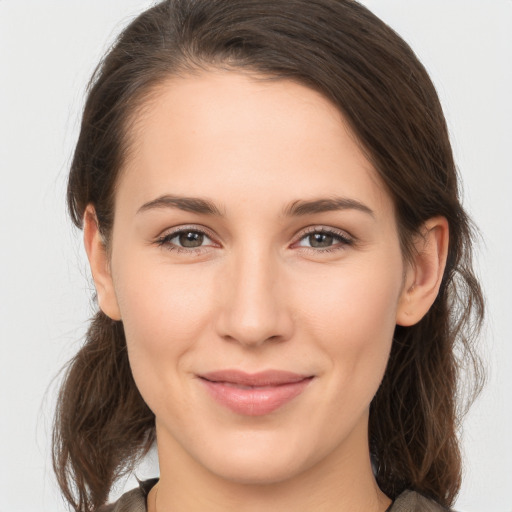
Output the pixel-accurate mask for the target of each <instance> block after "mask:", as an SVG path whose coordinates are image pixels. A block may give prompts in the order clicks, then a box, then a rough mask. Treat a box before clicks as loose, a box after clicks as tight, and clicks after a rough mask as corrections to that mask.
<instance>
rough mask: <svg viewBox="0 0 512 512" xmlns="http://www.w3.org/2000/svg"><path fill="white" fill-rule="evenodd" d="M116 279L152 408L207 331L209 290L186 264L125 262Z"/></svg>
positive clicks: (134, 359)
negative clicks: (156, 393)
mask: <svg viewBox="0 0 512 512" xmlns="http://www.w3.org/2000/svg"><path fill="white" fill-rule="evenodd" d="M203 277H204V276H203ZM114 281H115V287H116V294H117V298H118V303H119V308H120V311H121V316H122V321H123V325H124V330H125V336H126V343H127V348H128V354H129V358H130V364H131V368H132V372H133V375H134V378H135V381H136V383H137V386H138V387H139V389H140V391H141V393H142V395H143V396H144V398H145V400H146V402H148V405H149V406H150V407H152V405H154V404H153V403H152V401H153V400H152V396H151V395H152V393H153V392H154V390H156V389H165V388H166V386H165V385H164V386H162V384H163V383H167V384H170V383H171V380H172V379H173V377H174V376H176V375H177V374H178V373H179V372H180V371H181V370H183V368H182V366H183V363H184V361H186V360H187V358H186V356H187V354H188V353H190V352H191V351H193V349H194V348H195V345H196V343H197V341H198V340H199V339H200V336H201V335H202V333H204V332H205V329H206V325H207V324H208V322H209V318H208V312H209V311H211V305H212V296H211V293H210V291H209V286H208V283H205V282H204V281H205V280H204V278H201V276H200V275H198V273H197V272H196V273H193V272H189V271H187V269H186V268H185V267H184V266H182V267H176V266H175V267H172V266H170V265H159V264H153V265H148V264H143V262H142V261H141V260H140V259H139V260H137V259H135V258H134V259H132V260H130V259H128V258H123V261H122V262H120V265H119V266H118V267H117V272H116V273H115V275H114ZM199 281H201V282H199Z"/></svg>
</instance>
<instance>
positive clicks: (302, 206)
mask: <svg viewBox="0 0 512 512" xmlns="http://www.w3.org/2000/svg"><path fill="white" fill-rule="evenodd" d="M339 210H357V211H360V212H363V213H367V214H368V215H370V216H372V217H375V214H374V212H373V210H372V209H371V208H369V207H368V206H366V205H365V204H364V203H361V202H360V201H356V200H355V199H349V198H347V197H329V198H320V199H313V200H310V201H305V200H297V201H293V202H292V203H291V204H290V205H289V206H287V207H286V208H285V210H284V215H285V216H287V217H288V216H290V217H291V216H293V217H295V216H302V215H311V214H314V213H324V212H332V211H339Z"/></svg>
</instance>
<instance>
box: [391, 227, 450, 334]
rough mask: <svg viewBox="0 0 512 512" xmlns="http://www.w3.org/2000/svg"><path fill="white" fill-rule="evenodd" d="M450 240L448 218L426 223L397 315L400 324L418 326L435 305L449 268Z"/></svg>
mask: <svg viewBox="0 0 512 512" xmlns="http://www.w3.org/2000/svg"><path fill="white" fill-rule="evenodd" d="M448 241H449V228H448V221H447V220H446V218H445V217H433V218H432V219H429V220H428V221H427V222H425V224H424V225H423V227H422V229H421V230H420V234H419V235H418V236H417V238H416V240H415V242H414V254H413V258H412V261H411V262H409V263H408V266H407V270H406V275H405V280H404V286H403V289H402V293H401V295H400V299H399V302H398V309H397V315H396V323H397V324H398V325H402V326H411V325H414V324H416V323H418V322H419V321H420V320H421V319H422V318H423V317H424V316H425V314H426V313H427V312H428V310H429V309H430V307H431V306H432V304H433V303H434V300H435V299H436V297H437V294H438V292H439V287H440V286H441V281H442V279H443V274H444V269H445V266H446V257H447V255H448Z"/></svg>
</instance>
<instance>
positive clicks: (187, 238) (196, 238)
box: [179, 231, 204, 247]
mask: <svg viewBox="0 0 512 512" xmlns="http://www.w3.org/2000/svg"><path fill="white" fill-rule="evenodd" d="M203 240H204V235H203V234H202V233H198V232H196V231H188V232H186V233H181V234H180V235H179V241H180V244H181V246H182V247H200V246H201V245H202V244H203Z"/></svg>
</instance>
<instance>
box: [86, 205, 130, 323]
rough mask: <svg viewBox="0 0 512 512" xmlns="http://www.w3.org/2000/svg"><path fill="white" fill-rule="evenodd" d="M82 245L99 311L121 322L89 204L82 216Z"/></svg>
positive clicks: (108, 270) (98, 232)
mask: <svg viewBox="0 0 512 512" xmlns="http://www.w3.org/2000/svg"><path fill="white" fill-rule="evenodd" d="M84 245H85V251H86V253H87V258H88V259H89V265H90V267H91V273H92V278H93V280H94V286H95V287H96V293H97V296H98V304H99V306H100V309H101V310H102V311H103V313H105V314H106V315H107V316H108V317H110V318H111V319H112V320H121V313H120V311H119V306H118V304H117V298H116V294H115V290H114V283H113V281H112V275H111V271H110V261H109V256H108V254H107V248H106V246H105V241H104V240H103V237H102V236H101V233H100V230H99V226H98V219H97V217H96V211H95V209H94V206H92V205H91V204H89V205H88V206H87V208H86V209H85V214H84Z"/></svg>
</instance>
